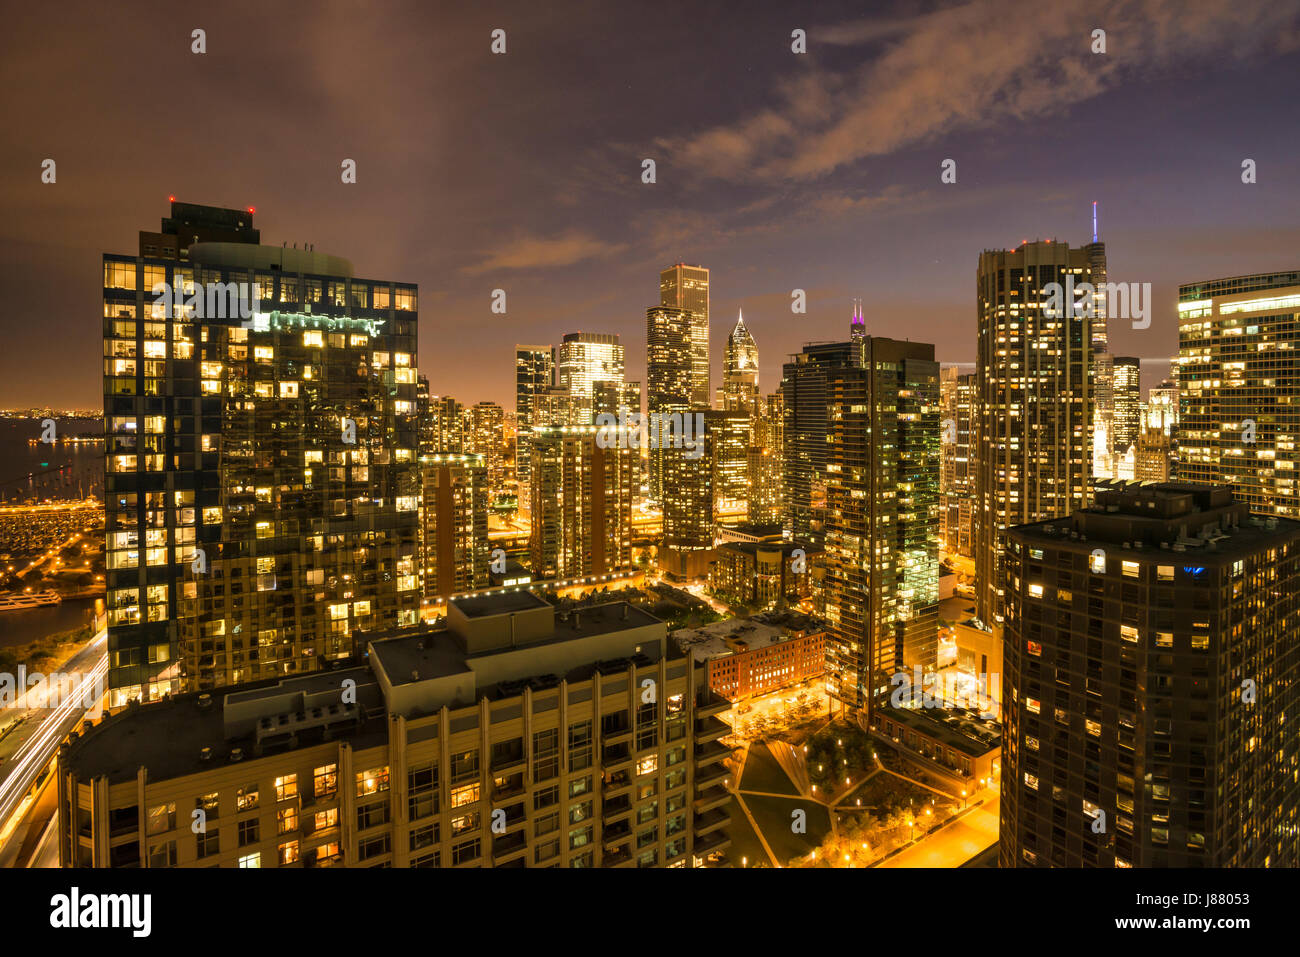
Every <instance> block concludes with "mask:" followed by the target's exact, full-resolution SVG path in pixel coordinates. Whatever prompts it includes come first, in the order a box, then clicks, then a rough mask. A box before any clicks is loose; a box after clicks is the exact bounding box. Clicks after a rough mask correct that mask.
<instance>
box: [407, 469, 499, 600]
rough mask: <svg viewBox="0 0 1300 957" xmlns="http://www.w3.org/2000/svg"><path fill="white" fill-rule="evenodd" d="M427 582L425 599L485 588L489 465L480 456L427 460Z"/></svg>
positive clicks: (423, 518) (422, 508) (424, 517)
mask: <svg viewBox="0 0 1300 957" xmlns="http://www.w3.org/2000/svg"><path fill="white" fill-rule="evenodd" d="M420 471H421V474H422V477H423V480H424V490H423V496H422V498H421V503H420V523H421V528H422V532H423V538H422V549H421V554H422V559H421V565H422V579H423V591H424V597H425V598H426V599H432V598H446V597H448V596H450V595H456V594H460V593H461V592H468V591H473V590H475V589H478V588H486V587H487V586H488V584H489V582H488V568H489V556H490V552H491V546H490V545H489V544H488V499H489V485H490V483H489V478H488V468H487V461H486V460H485V459H484V457H483V456H481V455H455V454H450V453H449V454H447V455H438V454H434V455H422V456H420Z"/></svg>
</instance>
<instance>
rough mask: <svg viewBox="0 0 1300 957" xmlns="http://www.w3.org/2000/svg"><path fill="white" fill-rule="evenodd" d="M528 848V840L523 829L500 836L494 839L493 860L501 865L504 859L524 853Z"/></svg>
mask: <svg viewBox="0 0 1300 957" xmlns="http://www.w3.org/2000/svg"><path fill="white" fill-rule="evenodd" d="M527 849H528V840H527V839H526V838H525V836H524V832H523V831H515V832H514V833H513V834H507V835H505V836H504V837H498V838H495V839H493V841H492V860H493V862H494V864H496V865H498V866H499V865H500V864H502V863H503V862H504V861H506V860H508V859H510V858H512V857H515V856H517V855H519V854H522V853H523V852H524V851H526V850H527Z"/></svg>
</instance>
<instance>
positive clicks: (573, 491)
mask: <svg viewBox="0 0 1300 957" xmlns="http://www.w3.org/2000/svg"><path fill="white" fill-rule="evenodd" d="M628 440H629V434H628V430H626V429H619V428H614V427H611V428H605V427H601V428H597V427H596V426H593V425H551V426H544V425H539V426H536V427H535V428H534V430H533V464H532V517H531V522H532V535H531V538H530V540H529V555H530V557H531V561H532V573H533V578H534V579H539V578H575V577H580V576H586V575H604V574H608V573H609V572H612V571H615V570H616V569H620V568H627V567H629V566H630V565H631V564H632V491H633V489H632V471H633V468H632V457H633V456H634V455H636V454H638V452H637V449H636V448H634V447H629V446H633V445H634V444H635V443H633V442H630V441H628Z"/></svg>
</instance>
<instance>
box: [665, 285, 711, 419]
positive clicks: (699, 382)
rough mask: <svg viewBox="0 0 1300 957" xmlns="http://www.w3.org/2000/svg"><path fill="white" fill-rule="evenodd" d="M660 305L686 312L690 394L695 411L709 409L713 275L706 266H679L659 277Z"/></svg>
mask: <svg viewBox="0 0 1300 957" xmlns="http://www.w3.org/2000/svg"><path fill="white" fill-rule="evenodd" d="M659 305H661V306H667V307H669V308H674V309H685V310H686V311H687V312H688V313H689V316H687V317H686V321H687V327H688V328H687V332H688V338H689V340H690V352H691V362H690V392H689V396H688V401H689V402H690V405H691V407H692V408H695V409H707V408H708V407H709V396H710V390H709V271H708V269H706V268H705V267H703V266H688V265H686V264H685V263H677V264H675V265H673V266H669V267H668V268H667V269H665V270H663V271H662V272H661V273H659Z"/></svg>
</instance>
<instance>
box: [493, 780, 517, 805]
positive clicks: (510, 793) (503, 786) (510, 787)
mask: <svg viewBox="0 0 1300 957" xmlns="http://www.w3.org/2000/svg"><path fill="white" fill-rule="evenodd" d="M523 793H524V776H523V775H522V774H512V775H509V776H503V777H499V778H496V779H494V780H493V782H492V800H493V801H494V802H498V801H505V800H509V799H510V798H512V797H516V796H518V795H520V794H523Z"/></svg>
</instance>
